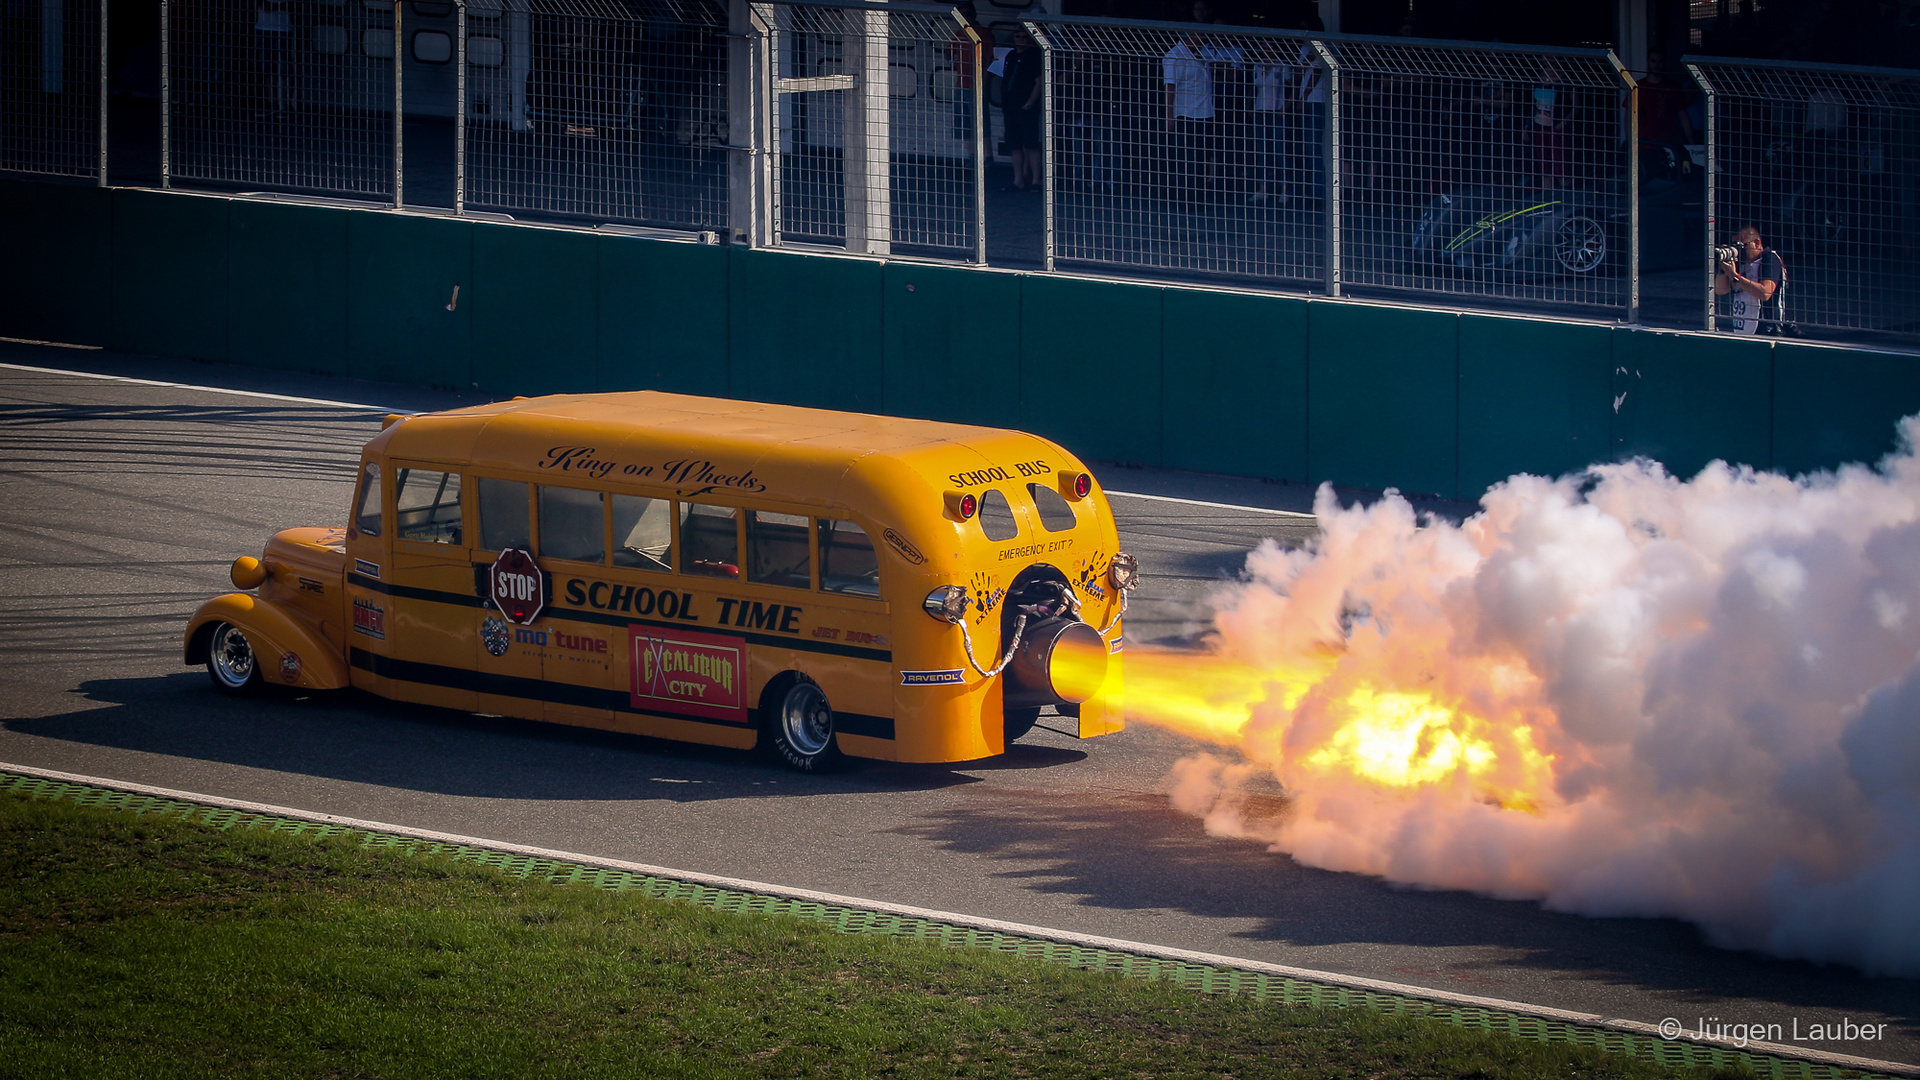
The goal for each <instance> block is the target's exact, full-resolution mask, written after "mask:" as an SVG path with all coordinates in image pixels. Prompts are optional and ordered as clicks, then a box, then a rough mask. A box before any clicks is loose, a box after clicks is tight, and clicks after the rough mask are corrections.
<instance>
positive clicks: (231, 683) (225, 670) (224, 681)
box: [207, 622, 266, 697]
mask: <svg viewBox="0 0 1920 1080" xmlns="http://www.w3.org/2000/svg"><path fill="white" fill-rule="evenodd" d="M207 677H208V678H209V679H212V680H213V685H214V688H215V689H217V690H219V691H220V692H221V693H223V694H232V695H234V696H235V697H251V696H253V695H254V694H257V693H259V692H260V689H261V687H263V686H264V685H266V684H265V682H264V681H263V680H262V679H261V677H260V657H259V656H258V655H257V654H255V652H254V651H253V642H251V641H248V640H247V635H246V633H245V632H243V631H242V630H241V629H240V628H239V627H237V626H235V625H233V624H232V623H224V622H223V623H215V624H214V626H213V632H212V633H211V634H210V635H209V636H208V638H207Z"/></svg>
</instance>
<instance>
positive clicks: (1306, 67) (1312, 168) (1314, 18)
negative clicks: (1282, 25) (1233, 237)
mask: <svg viewBox="0 0 1920 1080" xmlns="http://www.w3.org/2000/svg"><path fill="white" fill-rule="evenodd" d="M1300 30H1301V32H1302V33H1307V34H1323V33H1326V30H1327V26H1326V24H1325V23H1323V22H1321V21H1320V16H1318V15H1313V14H1309V15H1308V16H1307V17H1306V18H1304V19H1301V20H1300ZM1294 69H1295V82H1294V98H1293V100H1294V104H1295V105H1296V106H1298V108H1296V109H1295V110H1294V116H1295V117H1297V118H1298V121H1297V123H1296V125H1295V128H1294V154H1293V160H1294V161H1295V162H1296V163H1297V164H1298V173H1297V175H1298V176H1299V177H1300V184H1299V190H1300V191H1301V193H1302V194H1304V195H1306V196H1307V197H1314V196H1318V195H1319V194H1320V190H1321V187H1320V186H1321V184H1322V183H1323V182H1324V181H1325V173H1326V156H1327V151H1326V137H1327V73H1326V72H1325V71H1324V70H1322V69H1321V67H1320V60H1319V54H1318V53H1316V52H1314V48H1313V44H1312V43H1311V42H1308V43H1305V44H1303V45H1301V46H1300V51H1299V53H1298V54H1296V55H1295V57H1294Z"/></svg>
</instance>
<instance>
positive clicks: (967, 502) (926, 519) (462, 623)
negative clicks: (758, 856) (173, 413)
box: [186, 392, 1138, 769]
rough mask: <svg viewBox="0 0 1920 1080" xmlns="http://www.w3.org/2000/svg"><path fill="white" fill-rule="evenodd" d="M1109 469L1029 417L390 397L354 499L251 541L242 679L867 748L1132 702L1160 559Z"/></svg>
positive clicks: (1095, 712)
mask: <svg viewBox="0 0 1920 1080" xmlns="http://www.w3.org/2000/svg"><path fill="white" fill-rule="evenodd" d="M1118 541H1119V537H1118V534H1117V533H1116V531H1115V528H1114V521H1113V515H1112V513H1111V512H1110V510H1109V507H1108V504H1107V501H1106V498H1105V496H1104V494H1103V493H1102V492H1101V490H1100V488H1099V486H1098V485H1097V484H1096V483H1095V482H1094V481H1093V478H1092V477H1091V476H1089V475H1088V474H1087V472H1086V470H1085V469H1084V467H1082V465H1081V464H1080V462H1078V461H1077V460H1075V459H1074V458H1073V456H1072V455H1070V454H1068V453H1066V452H1065V451H1063V450H1061V449H1060V448H1059V447H1058V446H1056V445H1054V444H1053V443H1050V442H1048V441H1046V440H1044V439H1039V438H1035V437H1034V436H1031V435H1024V434H1021V433H1019V432H1014V431H1001V430H996V429H992V428H979V427H964V426H960V425H955V424H942V423H933V422H928V421H919V420H900V419H890V418H886V417H877V416H863V415H858V414H853V413H838V412H825V411H821V410H815V409H799V408H793V407H789V406H779V405H755V404H748V403H742V402H735V401H722V400H716V399H711V398H698V397H684V396H680V395H674V394H661V393H653V392H644V393H627V394H592V395H573V396H560V397H546V398H534V399H524V398H523V399H518V400H514V401H508V402H502V403H499V404H495V405H485V406H479V407H475V408H469V409H459V410H455V411H452V412H445V413H435V414H430V415H422V416H413V417H398V416H393V417H389V418H388V419H387V425H386V427H385V429H384V430H382V431H381V433H380V434H379V436H378V437H376V438H375V439H374V440H373V441H372V442H370V443H368V444H367V447H366V450H365V451H364V452H363V454H362V461H361V464H360V472H359V478H358V485H357V487H356V490H355V492H354V503H353V511H352V517H351V519H350V521H349V523H348V526H347V527H346V528H345V529H338V528H302V529H288V530H286V531H284V532H281V533H279V534H277V535H276V536H274V537H273V539H271V540H270V541H268V542H267V547H266V553H265V557H264V558H262V559H253V558H250V557H242V558H240V559H238V560H236V561H235V562H234V565H233V582H234V584H235V585H236V586H238V587H239V588H241V589H254V590H257V594H256V593H247V592H239V593H229V594H227V595H225V596H221V597H217V598H215V599H213V600H210V601H208V602H207V603H206V604H204V605H202V606H201V608H200V610H199V611H197V612H195V613H194V616H193V621H192V622H191V623H190V624H189V625H188V627H187V632H186V660H187V663H189V664H200V663H204V664H206V666H207V671H208V673H209V674H210V675H211V676H212V677H213V681H214V683H215V685H217V686H218V687H220V688H221V689H223V690H227V691H230V692H235V693H245V692H250V691H253V690H256V689H259V688H260V687H262V686H270V685H281V686H288V687H298V688H306V689H329V688H337V687H345V686H355V687H360V688H363V689H366V690H369V691H371V692H373V693H375V694H379V695H381V696H383V697H388V698H393V699H396V700H400V701H414V702H421V703H423V704H428V705H436V706H444V707H448V708H455V709H466V710H471V711H475V712H487V713H499V714H505V715H510V716H518V717H525V718H528V719H537V720H553V721H557V722H560V723H566V724H582V725H588V726H593V727H605V728H612V729H615V730H619V731H630V732H637V733H641V734H646V735H654V736H660V737H664V738H670V739H682V740H686V741H688V742H699V743H710V744H715V745H720V746H732V747H741V748H745V747H750V746H753V745H755V744H756V742H758V741H759V740H760V739H761V738H762V737H765V738H766V739H768V740H770V742H771V745H772V746H773V747H774V748H775V749H777V750H778V751H779V753H780V754H781V755H782V756H783V757H784V758H785V759H786V760H787V761H788V762H789V763H791V764H792V765H794V766H796V767H798V768H801V769H816V768H821V767H824V766H827V765H830V764H831V763H833V762H835V761H837V760H838V759H839V758H840V757H841V755H852V756H855V757H866V758H880V759H885V760H890V761H923V762H926V761H935V762H937V761H967V760H973V759H976V758H982V757H987V756H990V755H993V754H998V753H1001V752H1002V751H1003V750H1004V749H1005V748H1006V745H1007V743H1009V742H1011V741H1012V740H1014V739H1016V738H1019V737H1020V736H1021V735H1024V734H1025V733H1026V732H1027V731H1028V730H1030V729H1031V728H1032V727H1033V724H1034V722H1035V720H1036V719H1037V718H1038V717H1039V715H1040V710H1041V709H1042V708H1043V707H1047V706H1052V707H1054V709H1055V710H1056V711H1057V712H1059V713H1060V714H1061V715H1062V716H1064V717H1067V718H1072V719H1075V720H1077V722H1078V725H1079V734H1080V736H1081V737H1083V738H1085V737H1087V736H1092V735H1101V734H1105V733H1107V732H1112V731H1118V730H1120V729H1121V727H1122V726H1123V722H1122V717H1121V679H1120V648H1121V637H1120V633H1121V625H1120V616H1121V613H1122V612H1123V611H1124V610H1125V609H1126V595H1127V592H1128V590H1130V589H1132V588H1133V587H1134V585H1135V582H1136V579H1137V577H1138V568H1137V566H1136V564H1135V562H1134V560H1133V559H1132V558H1131V557H1130V556H1128V555H1126V554H1124V553H1122V552H1121V551H1120V550H1119V547H1118Z"/></svg>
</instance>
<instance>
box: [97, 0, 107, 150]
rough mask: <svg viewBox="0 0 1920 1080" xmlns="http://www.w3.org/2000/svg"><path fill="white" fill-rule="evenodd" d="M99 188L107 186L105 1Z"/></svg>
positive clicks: (103, 9) (104, 0)
mask: <svg viewBox="0 0 1920 1080" xmlns="http://www.w3.org/2000/svg"><path fill="white" fill-rule="evenodd" d="M98 90H99V93H100V186H101V187H106V186H107V0H100V79H99V84H98Z"/></svg>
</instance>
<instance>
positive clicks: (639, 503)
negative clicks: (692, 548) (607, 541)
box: [613, 495, 673, 570]
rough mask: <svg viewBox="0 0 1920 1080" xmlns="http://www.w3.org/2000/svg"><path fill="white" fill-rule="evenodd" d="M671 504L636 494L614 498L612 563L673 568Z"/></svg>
mask: <svg viewBox="0 0 1920 1080" xmlns="http://www.w3.org/2000/svg"><path fill="white" fill-rule="evenodd" d="M672 548H673V504H672V503H671V502H668V501H667V500H665V499H646V498H642V497H640V496H638V495H615V496H614V497H613V565H615V566H637V567H639V568H640V569H642V570H671V569H673V551H672Z"/></svg>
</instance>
